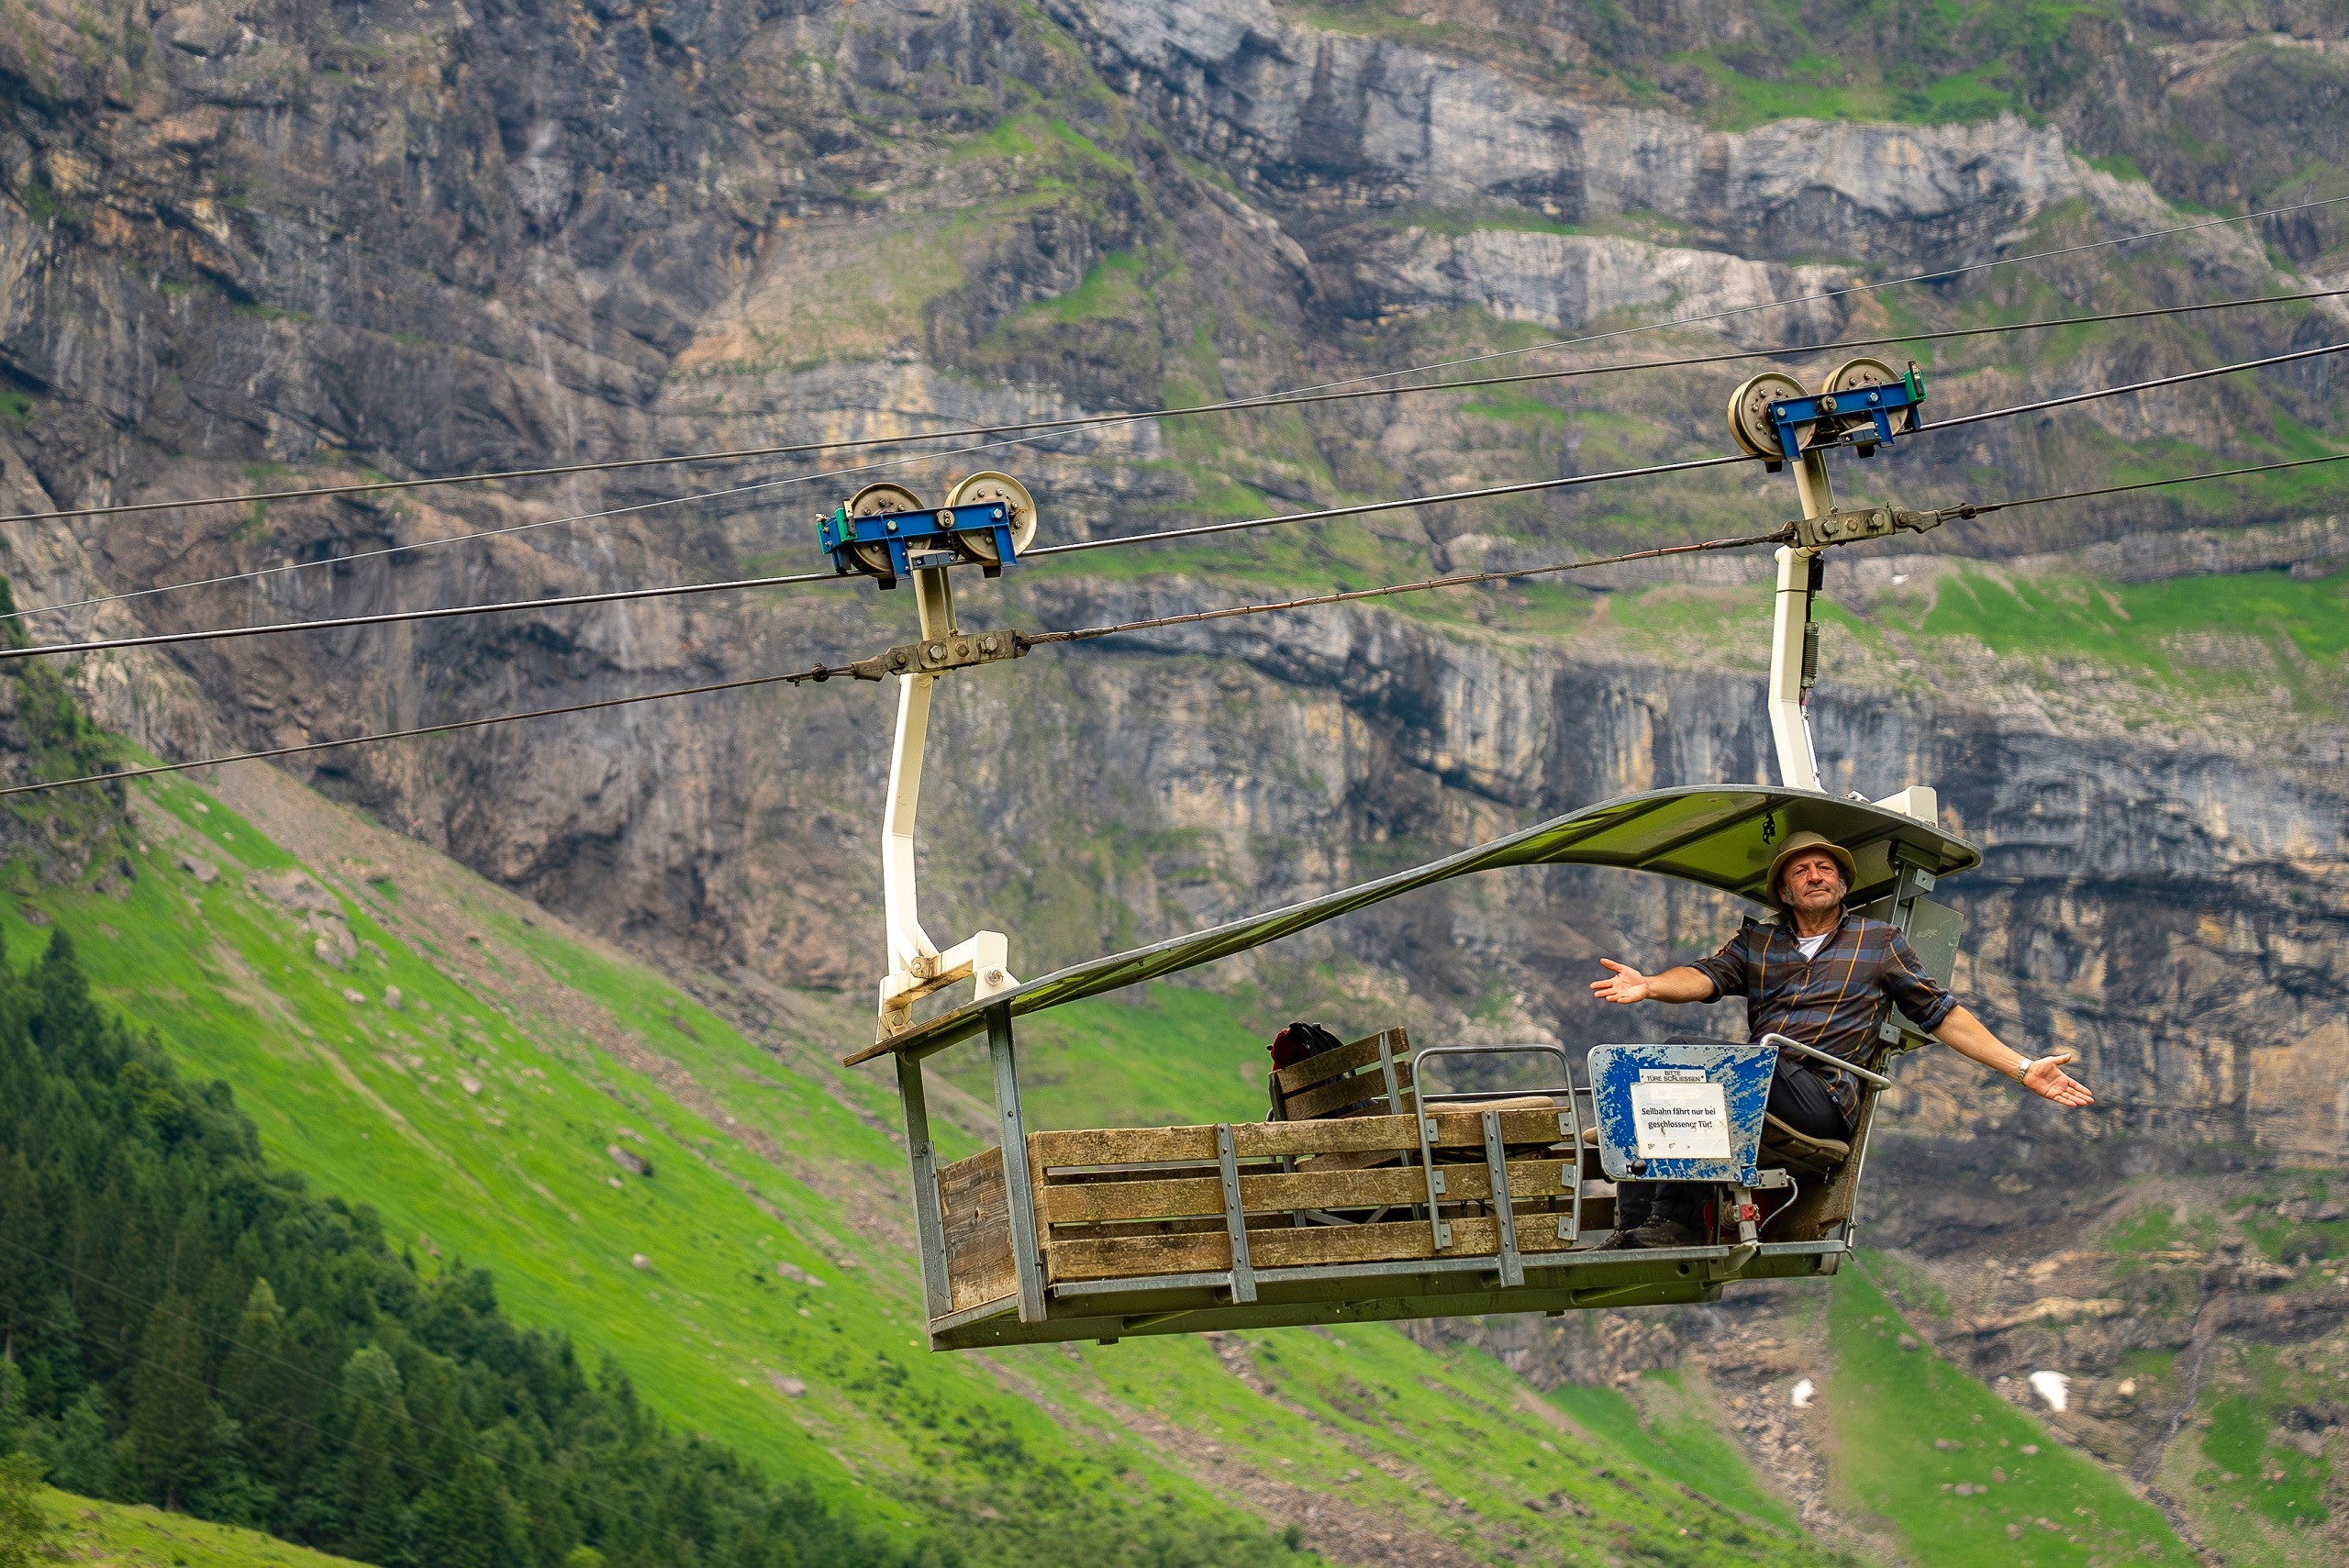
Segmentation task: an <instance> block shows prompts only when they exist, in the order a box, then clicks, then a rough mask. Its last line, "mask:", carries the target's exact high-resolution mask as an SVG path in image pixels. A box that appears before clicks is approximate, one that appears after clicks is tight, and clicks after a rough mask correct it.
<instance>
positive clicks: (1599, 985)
mask: <svg viewBox="0 0 2349 1568" xmlns="http://www.w3.org/2000/svg"><path fill="white" fill-rule="evenodd" d="M1598 962H1600V963H1601V964H1603V965H1605V966H1606V967H1607V968H1609V969H1611V970H1613V971H1614V972H1615V973H1612V974H1609V976H1608V977H1607V978H1606V979H1604V980H1594V981H1592V982H1591V983H1590V994H1591V995H1594V996H1596V997H1598V999H1599V1000H1600V1001H1602V1002H1622V1003H1626V1004H1628V1003H1631V1002H1644V1001H1646V1000H1647V999H1648V977H1647V976H1646V975H1644V974H1642V973H1640V972H1639V971H1638V970H1636V969H1633V968H1632V967H1631V965H1630V964H1628V963H1618V962H1615V961H1614V960H1613V959H1611V958H1602V959H1600V960H1599V961H1598Z"/></svg>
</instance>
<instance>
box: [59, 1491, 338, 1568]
mask: <svg viewBox="0 0 2349 1568" xmlns="http://www.w3.org/2000/svg"><path fill="white" fill-rule="evenodd" d="M39 1498H40V1506H41V1508H42V1511H43V1512H45V1513H47V1514H48V1516H49V1518H50V1521H51V1522H52V1523H53V1524H54V1525H55V1526H56V1527H57V1532H58V1533H57V1534H56V1535H54V1536H53V1537H51V1538H50V1540H49V1542H48V1543H47V1544H48V1545H49V1547H50V1550H51V1551H59V1552H61V1553H63V1556H62V1557H61V1561H63V1562H84V1563H89V1564H92V1565H93V1568H351V1564H350V1560H349V1559H348V1558H342V1557H328V1555H327V1554H326V1553H325V1552H323V1551H310V1550H308V1549H307V1548H306V1547H300V1546H289V1545H287V1544H286V1543H285V1542H284V1541H282V1540H277V1539H275V1538H274V1537H273V1536H266V1535H262V1534H261V1533H260V1532H258V1531H256V1530H249V1529H238V1528H237V1527H236V1526H234V1525H216V1524H207V1523H206V1522H205V1521H204V1520H202V1519H192V1518H188V1517H187V1516H186V1515H185V1514H167V1513H164V1512H163V1511H162V1510H161V1508H149V1507H132V1506H130V1505H128V1504H124V1503H102V1502H99V1501H97V1500H96V1499H95V1498H91V1497H76V1496H72V1494H71V1493H67V1492H59V1491H55V1490H53V1489H51V1488H50V1487H46V1486H44V1487H42V1488H41V1490H40V1494H39Z"/></svg>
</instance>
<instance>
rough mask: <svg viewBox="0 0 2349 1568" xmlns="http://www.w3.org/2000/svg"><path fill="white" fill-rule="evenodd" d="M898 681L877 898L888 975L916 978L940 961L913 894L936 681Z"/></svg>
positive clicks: (925, 677)
mask: <svg viewBox="0 0 2349 1568" xmlns="http://www.w3.org/2000/svg"><path fill="white" fill-rule="evenodd" d="M898 679H899V681H900V682H901V683H902V684H900V685H899V687H898V688H897V740H896V746H895V747H894V748H893V749H892V750H891V751H890V753H889V796H888V800H887V802H886V803H885V805H884V806H883V807H882V811H881V899H882V906H883V909H884V912H885V918H886V920H887V922H888V928H889V973H891V974H892V975H897V974H914V973H919V972H920V965H919V962H918V961H919V960H922V959H929V958H936V957H937V956H938V948H937V945H936V944H935V943H933V942H932V941H931V940H930V936H929V934H928V933H927V932H925V931H924V930H923V929H921V910H920V907H919V903H918V899H917V897H916V895H915V891H914V821H915V818H916V817H918V815H919V814H920V811H921V761H922V752H923V751H924V749H925V748H926V747H927V746H928V745H929V742H930V687H932V686H934V685H936V684H938V677H937V676H935V675H901V676H899V677H898ZM884 1000H886V998H884Z"/></svg>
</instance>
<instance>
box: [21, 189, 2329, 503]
mask: <svg viewBox="0 0 2349 1568" xmlns="http://www.w3.org/2000/svg"><path fill="white" fill-rule="evenodd" d="M2344 201H2349V195H2343V196H2326V197H2324V198H2322V199H2321V200H2318V201H2310V202H2299V203H2296V204H2294V205H2293V206H2283V207H2267V208H2263V209H2262V210H2260V211H2258V212H2247V213H2242V214H2238V215H2237V216H2235V217H2211V218H2203V219H2200V220H2199V221H2197V222H2194V223H2182V224H2178V225H2176V226H2175V227H2172V228H2154V229H2148V230H2146V231H2144V232H2143V233H2141V234H2125V235H2122V236H2121V237H2119V238H2118V239H2097V240H2090V241H2087V242H2086V243H2083V244H2079V245H2066V246H2064V247H2062V248H2060V249H2057V250H2035V251H2032V252H2030V253H2029V254H2026V255H2021V256H2003V257H1998V258H1995V259H1993V260H1991V261H1969V262H1967V263H1965V265H1963V266H1957V267H1942V268H1936V269H1935V270H1933V271H1932V272H1911V273H1909V274H1908V275H1907V276H1905V277H1898V278H1887V279H1885V280H1884V281H1883V282H1881V283H1873V284H1851V285H1849V286H1847V287H1844V288H1840V289H1826V290H1822V291H1821V292H1820V293H1817V294H1806V295H1794V296H1793V297H1791V298H1788V299H1776V300H1765V301H1763V302H1762V303H1761V304H1758V305H1742V306H1733V307H1731V308H1730V309H1727V310H1716V311H1710V312H1708V313H1706V314H1704V315H1701V316H1677V317H1667V318H1666V319H1664V320H1662V321H1650V322H1645V323H1642V325H1640V326H1637V327H1619V328H1614V329H1613V330H1611V331H1606V332H1592V333H1587V334H1585V335H1584V336H1582V337H1578V338H1558V339H1551V340H1549V341H1547V342H1541V343H1529V344H1527V345H1525V346H1524V347H1523V348H1518V349H1499V350H1494V351H1493V352H1491V353H1486V354H1467V355H1463V356H1460V357H1458V358H1455V359H1449V360H1436V361H1431V362H1430V363H1427V364H1422V365H1411V366H1408V367H1406V368H1404V369H1402V370H1393V371H1374V372H1371V373H1366V374H1364V375H1357V376H1348V377H1346V378H1344V379H1342V380H1340V381H1325V382H1319V383H1316V384H1313V385H1310V386H1300V387H1292V388H1290V389H1288V390H1286V391H1284V392H1270V393H1264V394H1263V395H1259V396H1256V397H1243V398H1232V399H1229V400H1227V401H1225V402H1221V403H1211V404H1202V405H1200V406H1197V407H1193V408H1179V409H1175V408H1164V409H1155V410H1150V411H1146V412H1139V413H1128V414H1101V415H1086V416H1081V417H1073V418H1070V419H1065V420H1060V419H1050V420H1031V421H1029V422H1027V423H1024V424H1016V425H985V426H973V427H970V428H966V429H963V430H960V431H950V432H932V433H928V434H924V435H918V436H891V437H879V438H874V440H873V441H860V442H853V443H836V442H802V443H798V444H796V445H790V446H767V447H740V448H727V449H719V450H711V451H701V452H685V453H681V454H679V455H676V456H674V457H637V458H614V459H610V460H607V461H606V462H582V463H562V464H555V465H550V466H547V467H541V468H510V469H498V470H494V471H488V472H484V473H451V474H442V475H436V476H429V477H426V478H421V479H384V480H374V481H370V482H368V483H365V484H338V485H321V486H317V487H316V488H312V489H307V490H272V491H261V492H256V493H253V494H250V495H214V496H206V497H203V498H201V499H198V500H192V501H133V502H126V503H123V504H120V505H117V506H72V507H61V508H59V509H57V510H54V511H48V512H24V513H19V514H17V516H15V517H0V523H32V522H49V521H52V520H54V519H57V518H61V517H120V516H123V515H125V514H128V513H133V512H156V511H167V510H170V509H172V508H173V507H178V506H244V505H247V504H249V503H251V502H254V501H295V500H302V499H306V498H309V497H315V496H322V495H370V494H373V493H376V492H380V491H385V490H414V489H420V488H424V487H427V486H431V485H442V484H487V483H489V482H492V481H495V480H508V479H547V478H553V477H557V476H559V475H562V474H569V473H618V472H620V471H623V470H629V469H639V468H658V467H664V466H669V465H674V464H678V463H690V462H743V461H747V460H749V459H752V458H761V457H782V456H788V455H791V454H794V453H802V452H810V451H826V450H835V449H836V448H838V447H840V446H843V445H856V446H866V445H873V444H877V443H878V442H883V441H891V442H894V441H913V440H939V439H960V438H961V437H962V436H964V435H988V434H996V433H1001V432H1006V431H1019V430H1037V429H1072V428H1079V427H1083V426H1090V425H1109V424H1121V423H1126V422H1130V421H1132V420H1137V419H1153V418H1162V417H1167V416H1169V415H1175V414H1214V413H1225V412H1229V411H1231V410H1234V409H1244V408H1255V407H1268V406H1280V405H1282V404H1284V403H1290V402H1301V401H1305V400H1307V399H1308V398H1309V397H1310V396H1311V395H1314V394H1317V393H1326V392H1330V391H1334V390H1336V389H1338V388H1341V387H1351V386H1357V385H1360V384H1363V383H1365V382H1373V381H1389V380H1392V379H1394V378H1395V377H1397V376H1407V375H1426V374H1428V373H1431V372H1435V371H1441V370H1449V369H1451V368H1452V367H1453V366H1455V365H1473V364H1484V363H1486V362H1488V361H1493V360H1505V359H1510V358H1513V357H1515V356H1517V355H1520V354H1532V353H1543V352H1547V351H1549V350H1553V349H1572V348H1579V347H1581V346H1582V345H1584V344H1586V343H1601V342H1607V341H1609V340H1611V339H1617V338H1628V337H1635V336H1637V335H1639V334H1641V333H1644V332H1659V331H1664V330H1666V329H1668V328H1674V327H1700V326H1704V325H1706V324H1708V323H1710V322H1715V321H1726V320H1728V319H1730V318H1731V317H1738V316H1750V315H1753V314H1754V313H1756V312H1758V311H1767V310H1784V309H1787V308H1790V307H1791V306H1798V305H1815V304H1818V303H1820V302H1821V301H1823V300H1831V299H1841V298H1843V297H1844V296H1846V295H1858V294H1874V293H1876V292H1878V291H1881V290H1884V289H1888V288H1899V287H1902V286H1904V285H1906V284H1920V283H1933V282H1937V281H1939V280H1941V279H1943V278H1955V277H1963V276H1965V274H1966V273H1968V272H1983V271H1987V270H1989V269H1993V268H1998V267H2013V266H2021V265H2023V264H2025V263H2027V262H2031V261H2053V260H2054V259H2055V258H2056V257H2058V256H2075V255H2079V254H2081V253H2083V252H2085V251H2089V250H2109V249H2110V248H2111V247H2113V246H2116V245H2132V244H2134V243H2136V242H2137V241H2139V240H2141V239H2166V238H2168V237H2169V236H2171V235H2174V234H2188V233H2191V232H2193V231H2194V230H2196V229H2201V228H2217V227H2221V226H2223V225H2228V224H2236V223H2249V222H2252V221H2254V219H2258V218H2265V217H2285V216H2287V215H2288V214H2291V213H2296V212H2306V211H2308V210H2310V208H2313V207H2321V206H2332V205H2333V204H2334V203H2335V202H2344ZM1890 340H1891V341H1909V340H1910V339H1890ZM1780 351H1782V352H1783V351H1791V350H1780ZM1428 390H1440V388H1429V387H1397V388H1387V389H1385V392H1383V393H1375V394H1368V395H1390V394H1392V393H1395V392H1404V391H1428Z"/></svg>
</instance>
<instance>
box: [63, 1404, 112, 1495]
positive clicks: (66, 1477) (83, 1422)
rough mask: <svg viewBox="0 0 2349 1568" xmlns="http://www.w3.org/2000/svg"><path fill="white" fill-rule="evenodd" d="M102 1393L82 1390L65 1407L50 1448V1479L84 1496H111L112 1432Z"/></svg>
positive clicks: (66, 1489)
mask: <svg viewBox="0 0 2349 1568" xmlns="http://www.w3.org/2000/svg"><path fill="white" fill-rule="evenodd" d="M109 1426H110V1422H109V1419H108V1412H107V1409H106V1394H105V1392H104V1391H103V1390H100V1389H95V1388H85V1389H83V1391H82V1395H81V1397H80V1398H78V1399H76V1400H74V1401H73V1403H72V1404H71V1405H69V1406H67V1407H66V1409H65V1414H64V1417H63V1418H62V1419H61V1421H60V1422H59V1423H58V1432H57V1438H56V1440H55V1442H54V1443H52V1444H51V1445H50V1452H49V1455H48V1459H49V1470H50V1481H52V1482H53V1483H55V1484H56V1485H58V1486H59V1487H61V1488H62V1489H63V1490H65V1491H68V1492H79V1493H81V1494H82V1495H83V1496H85V1497H111V1496H116V1488H115V1450H114V1433H113V1432H112V1431H111V1430H110V1429H109Z"/></svg>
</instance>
